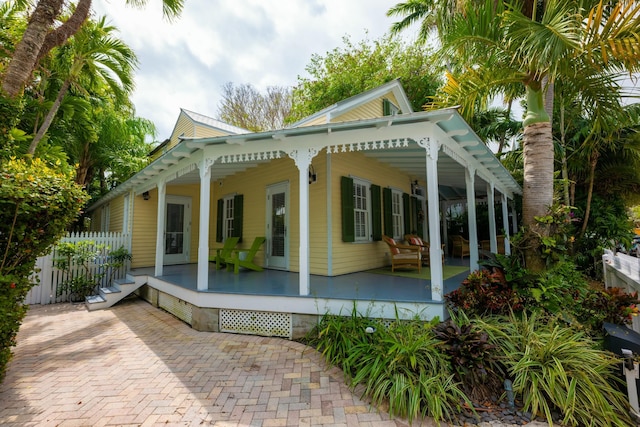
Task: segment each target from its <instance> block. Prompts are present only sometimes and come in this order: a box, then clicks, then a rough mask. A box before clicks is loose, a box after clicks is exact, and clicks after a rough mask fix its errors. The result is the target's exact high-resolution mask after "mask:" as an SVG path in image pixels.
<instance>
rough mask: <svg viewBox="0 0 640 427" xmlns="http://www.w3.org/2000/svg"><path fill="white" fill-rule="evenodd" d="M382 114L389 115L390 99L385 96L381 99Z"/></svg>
mask: <svg viewBox="0 0 640 427" xmlns="http://www.w3.org/2000/svg"><path fill="white" fill-rule="evenodd" d="M382 115H383V116H390V115H391V101H389V100H388V99H386V98H385V99H383V100H382Z"/></svg>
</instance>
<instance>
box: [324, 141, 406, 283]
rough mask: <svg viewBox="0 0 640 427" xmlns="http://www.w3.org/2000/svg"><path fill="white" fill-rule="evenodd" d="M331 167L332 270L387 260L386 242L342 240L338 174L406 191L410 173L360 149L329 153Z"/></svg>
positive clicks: (358, 268) (365, 267)
mask: <svg viewBox="0 0 640 427" xmlns="http://www.w3.org/2000/svg"><path fill="white" fill-rule="evenodd" d="M331 169H332V171H333V176H332V179H331V180H332V185H333V192H332V194H331V200H332V203H331V208H332V211H331V214H332V216H333V227H332V228H333V229H332V238H333V274H334V275H339V274H345V273H353V272H356V271H362V270H368V269H372V268H378V267H381V266H384V265H387V264H390V259H389V256H388V247H387V245H386V244H385V243H384V242H382V241H380V242H364V243H359V242H358V243H345V242H343V241H342V219H341V211H340V210H341V199H340V177H342V176H349V175H351V176H353V177H357V178H361V179H364V180H368V181H370V182H371V183H372V184H376V185H379V186H380V187H382V188H385V187H393V188H397V189H400V190H402V191H404V192H406V193H409V192H410V191H411V188H410V178H409V176H407V175H405V174H402V173H401V172H399V171H398V170H397V169H394V168H391V167H389V166H386V165H384V164H382V163H380V162H378V161H377V160H372V159H368V158H366V157H365V156H364V155H363V154H362V153H344V154H338V155H332V157H331Z"/></svg>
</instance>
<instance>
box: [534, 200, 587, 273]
mask: <svg viewBox="0 0 640 427" xmlns="http://www.w3.org/2000/svg"><path fill="white" fill-rule="evenodd" d="M574 211H575V208H573V207H571V206H565V205H562V204H554V205H553V206H551V207H550V208H549V210H548V213H547V214H546V215H544V216H539V217H536V218H535V220H536V222H537V223H538V224H541V225H542V226H543V228H544V229H545V230H547V233H548V234H540V235H538V236H537V237H538V238H539V239H540V249H541V251H542V258H543V259H544V260H545V261H546V263H547V266H551V265H553V264H555V263H557V262H560V261H564V260H566V259H567V253H568V248H569V244H571V243H573V242H574V241H575V233H576V230H575V222H576V221H577V218H576V216H575V213H574ZM532 230H535V227H533V228H532Z"/></svg>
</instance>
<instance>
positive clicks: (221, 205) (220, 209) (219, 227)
mask: <svg viewBox="0 0 640 427" xmlns="http://www.w3.org/2000/svg"><path fill="white" fill-rule="evenodd" d="M223 211H224V200H223V199H218V211H217V212H216V242H222V241H223V240H224V236H223V235H222V230H223V228H222V213H223Z"/></svg>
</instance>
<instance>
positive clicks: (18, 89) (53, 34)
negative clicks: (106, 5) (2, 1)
mask: <svg viewBox="0 0 640 427" xmlns="http://www.w3.org/2000/svg"><path fill="white" fill-rule="evenodd" d="M91 1H92V0H80V1H79V2H78V3H77V5H76V7H75V9H74V11H73V14H72V15H71V16H70V17H69V19H67V21H66V22H64V23H63V24H62V25H60V26H59V27H57V28H55V29H54V30H53V31H51V29H52V28H53V27H54V25H55V23H56V19H58V18H59V17H60V14H61V13H62V6H63V4H64V1H63V0H38V2H37V4H36V8H35V9H34V11H33V14H32V15H31V18H30V19H29V24H28V25H27V29H26V30H25V32H24V34H23V36H22V39H21V40H20V42H19V43H18V45H17V46H16V50H15V51H14V53H13V55H12V57H11V61H10V62H9V65H8V66H7V68H6V71H5V74H4V76H3V78H2V92H3V93H4V94H5V95H6V96H7V97H8V98H10V99H15V98H17V97H18V96H19V95H20V94H21V93H22V91H23V89H24V87H25V86H26V84H27V82H28V81H29V78H31V74H32V73H33V70H35V68H36V67H37V66H38V62H39V61H40V60H41V59H42V58H43V57H44V56H45V55H46V54H48V53H49V52H50V51H51V49H53V48H54V47H56V46H61V45H62V44H64V43H65V42H66V41H67V39H68V38H69V37H71V36H73V35H74V34H75V33H76V32H78V30H79V29H80V27H81V26H82V24H84V22H85V20H86V19H87V17H88V16H89V12H90V10H91Z"/></svg>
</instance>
